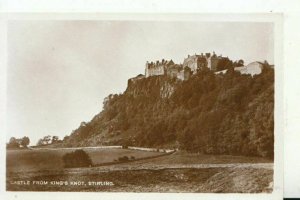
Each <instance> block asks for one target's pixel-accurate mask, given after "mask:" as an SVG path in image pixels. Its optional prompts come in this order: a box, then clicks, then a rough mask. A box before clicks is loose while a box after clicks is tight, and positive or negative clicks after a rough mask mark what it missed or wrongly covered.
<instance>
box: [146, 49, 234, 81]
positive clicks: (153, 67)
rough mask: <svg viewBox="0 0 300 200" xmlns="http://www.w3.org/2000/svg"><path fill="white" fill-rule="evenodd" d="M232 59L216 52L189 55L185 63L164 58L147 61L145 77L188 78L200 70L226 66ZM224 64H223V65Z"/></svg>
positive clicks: (215, 69) (214, 69)
mask: <svg viewBox="0 0 300 200" xmlns="http://www.w3.org/2000/svg"><path fill="white" fill-rule="evenodd" d="M229 62H230V60H229V59H228V58H225V57H222V56H217V55H216V54H215V53H213V54H211V53H206V54H205V55H204V54H203V53H202V54H201V55H197V54H195V55H192V56H190V55H188V57H187V58H185V59H184V61H183V64H175V63H174V62H173V60H169V61H168V60H164V59H162V61H156V62H150V63H149V62H147V63H146V68H145V77H146V78H147V77H149V76H159V75H167V76H168V77H171V78H178V79H180V80H187V79H189V77H190V76H191V75H192V74H195V73H196V72H197V71H198V70H201V69H203V68H205V67H206V68H208V69H210V70H213V71H217V70H218V68H219V67H222V66H223V67H224V65H226V64H228V63H229ZM221 65H222V66H221Z"/></svg>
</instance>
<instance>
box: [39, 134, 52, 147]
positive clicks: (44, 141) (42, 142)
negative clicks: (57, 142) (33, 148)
mask: <svg viewBox="0 0 300 200" xmlns="http://www.w3.org/2000/svg"><path fill="white" fill-rule="evenodd" d="M48 144H51V136H50V135H47V136H45V137H43V138H41V139H39V141H38V142H37V144H36V145H37V146H41V145H48Z"/></svg>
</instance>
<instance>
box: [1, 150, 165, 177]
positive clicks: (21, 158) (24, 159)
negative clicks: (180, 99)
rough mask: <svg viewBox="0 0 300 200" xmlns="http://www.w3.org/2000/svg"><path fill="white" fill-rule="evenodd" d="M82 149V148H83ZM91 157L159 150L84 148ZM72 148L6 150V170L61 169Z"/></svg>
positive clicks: (103, 160) (103, 158) (110, 159)
mask: <svg viewBox="0 0 300 200" xmlns="http://www.w3.org/2000/svg"><path fill="white" fill-rule="evenodd" d="M83 149H84V148H83ZM84 150H85V151H86V152H87V153H88V154H89V156H90V157H91V159H92V162H93V164H101V163H107V162H113V161H114V160H115V159H118V158H119V157H123V156H128V157H131V156H134V157H135V158H136V159H138V158H144V157H150V156H155V155H160V154H162V153H159V152H147V151H135V150H130V149H100V148H99V149H95V148H86V149H84ZM72 151H74V150H72V149H59V150H55V149H53V150H49V149H39V150H8V151H7V153H6V154H7V156H6V167H7V171H8V172H30V171H41V170H60V169H63V166H64V164H63V161H62V156H63V155H64V154H66V153H69V152H72Z"/></svg>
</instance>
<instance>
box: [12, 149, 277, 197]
mask: <svg viewBox="0 0 300 200" xmlns="http://www.w3.org/2000/svg"><path fill="white" fill-rule="evenodd" d="M70 151H72V149H63V150H62V149H60V150H49V149H41V150H11V151H7V180H6V183H7V185H6V189H7V190H8V191H92V192H95V191H96V192H214V193H220V192H221V193H260V192H271V191H272V184H273V167H272V166H273V165H272V162H273V161H271V160H267V159H263V158H257V157H243V156H230V155H204V154H190V153H186V152H175V153H173V154H170V155H166V156H162V157H156V158H149V159H144V160H138V161H135V162H128V163H121V164H114V165H109V166H99V167H91V168H70V169H64V168H63V163H62V159H61V157H62V156H63V155H64V154H65V153H67V152H70ZM86 152H88V154H89V155H90V156H91V158H92V160H93V162H94V164H99V163H104V162H111V161H113V160H114V159H117V158H118V157H122V156H128V157H130V156H134V157H135V158H145V157H151V156H156V155H160V154H163V153H159V152H146V151H136V150H129V149H86ZM243 163H244V164H246V165H243ZM203 165H205V166H204V167H203ZM199 166H200V167H199ZM224 166H225V167H224ZM257 166H258V167H257ZM27 183H29V184H27ZM106 183H108V184H106Z"/></svg>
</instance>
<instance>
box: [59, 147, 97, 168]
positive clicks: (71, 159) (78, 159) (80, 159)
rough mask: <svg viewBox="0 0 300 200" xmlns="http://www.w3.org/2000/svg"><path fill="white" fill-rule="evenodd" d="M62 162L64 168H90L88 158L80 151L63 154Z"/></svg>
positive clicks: (90, 161) (90, 164) (90, 163)
mask: <svg viewBox="0 0 300 200" xmlns="http://www.w3.org/2000/svg"><path fill="white" fill-rule="evenodd" d="M63 161H64V165H65V167H66V168H70V167H90V166H92V160H91V158H90V156H89V155H88V154H87V153H86V152H85V151H83V150H82V149H80V150H76V151H74V152H71V153H67V154H65V155H64V156H63Z"/></svg>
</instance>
